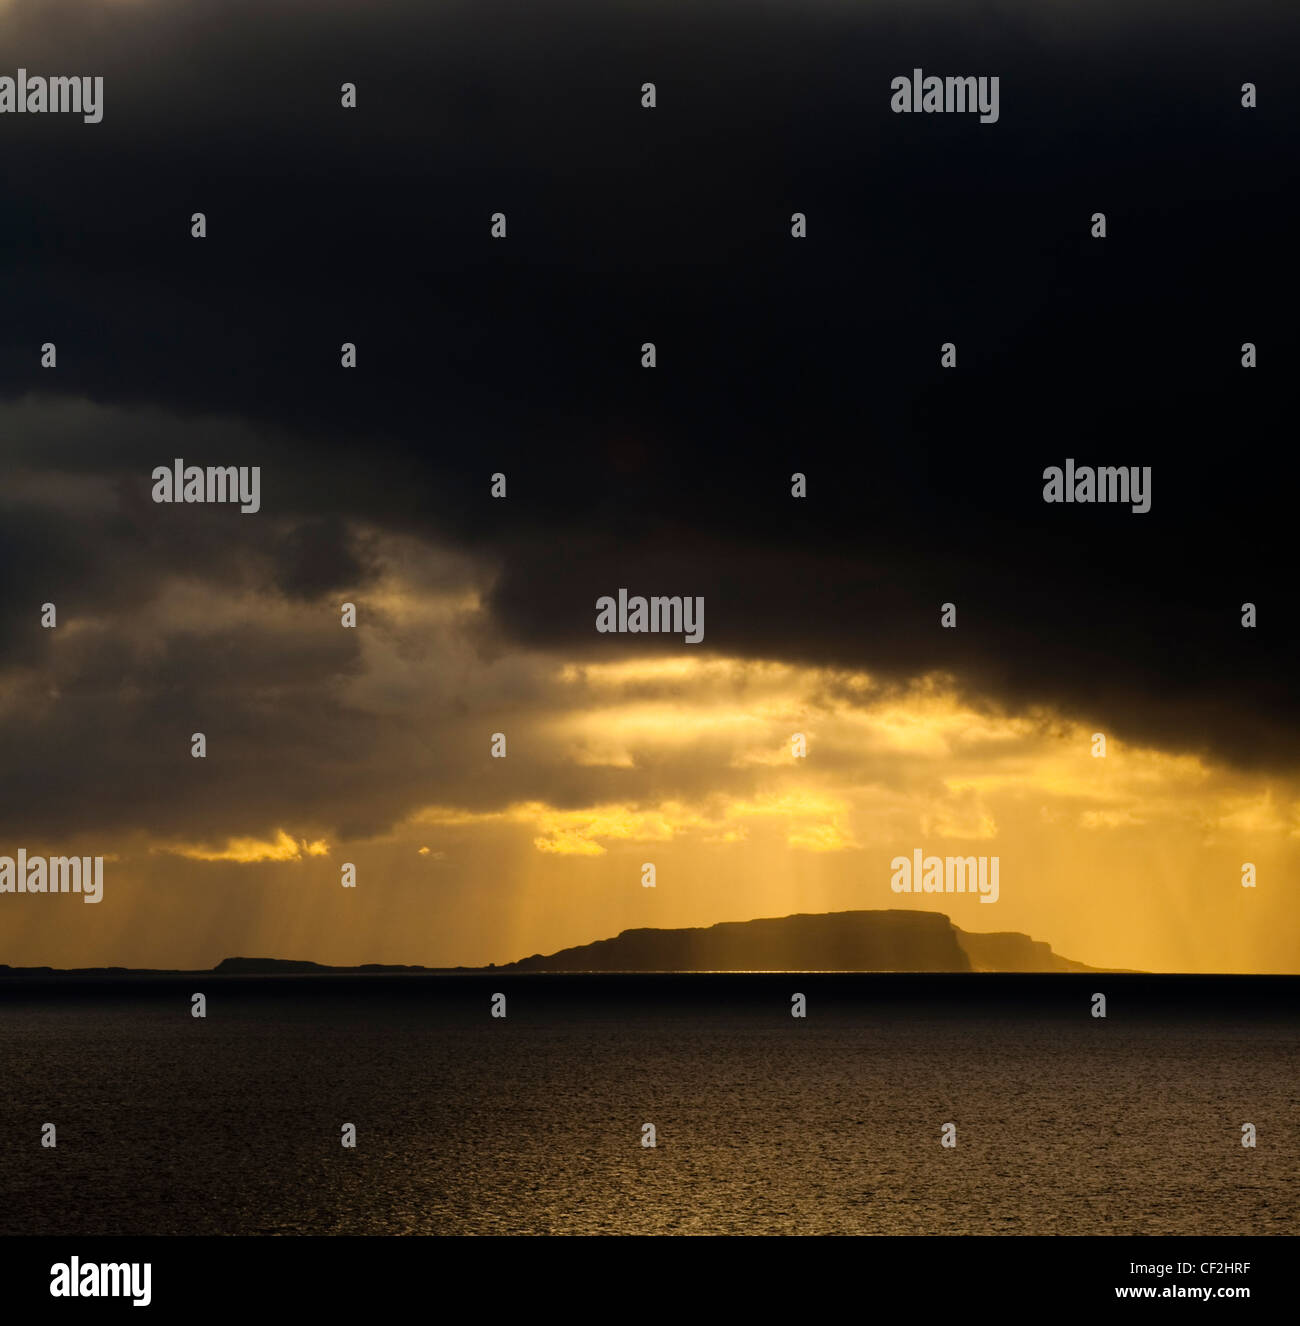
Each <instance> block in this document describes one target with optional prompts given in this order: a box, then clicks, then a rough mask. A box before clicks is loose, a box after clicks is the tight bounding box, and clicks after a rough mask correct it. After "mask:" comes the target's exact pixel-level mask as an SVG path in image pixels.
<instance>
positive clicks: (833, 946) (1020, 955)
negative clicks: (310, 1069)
mask: <svg viewBox="0 0 1300 1326" xmlns="http://www.w3.org/2000/svg"><path fill="white" fill-rule="evenodd" d="M1106 970H1113V969H1108V968H1102V967H1089V966H1087V965H1085V964H1084V963H1082V962H1075V961H1073V960H1071V959H1070V958H1065V957H1062V956H1061V955H1060V954H1058V953H1053V952H1052V949H1051V946H1050V945H1049V944H1046V943H1043V942H1042V941H1041V940H1035V939H1031V938H1030V937H1029V936H1028V935H1023V934H1019V933H1017V932H1015V931H1000V932H997V933H993V934H974V933H971V932H969V931H965V930H961V929H959V928H958V927H957V926H955V925H953V923H952V922H951V921H950V920H949V919H948V917H947V916H945V915H943V913H941V912H926V911H907V910H902V909H894V910H889V911H852V912H818V913H807V912H800V913H797V914H795V915H793V916H782V917H771V918H760V919H756V920H752V921H722V922H719V923H718V924H717V925H711V926H701V927H698V928H692V929H679V930H656V929H639V930H624V931H623V932H622V933H621V934H618V935H615V936H614V937H613V938H612V939H598V940H596V941H595V942H594V943H591V944H581V945H578V946H577V947H575V948H566V949H561V950H560V951H559V952H558V953H551V954H541V953H535V954H533V955H532V956H531V957H527V958H521V959H519V961H517V962H509V963H505V964H503V965H501V966H496V965H489V966H487V967H420V966H404V965H397V964H387V963H374V962H372V963H365V964H363V965H362V966H359V967H330V966H327V965H325V964H323V963H318V962H304V961H299V960H295V959H286V958H242V957H240V958H225V959H223V960H222V961H221V962H219V963H218V964H217V965H216V966H215V967H214V968H212V969H211V971H212V973H213V974H215V975H218V976H258V975H267V976H273V975H282V976H310V975H313V974H321V975H325V974H328V975H350V974H355V975H368V974H381V975H382V974H389V975H400V974H402V973H411V974H419V973H451V972H461V973H471V972H479V971H483V972H486V971H491V972H495V973H509V972H519V973H527V972H570V973H577V972H762V971H768V972H775V971H803V972H814V971H821V972H891V971H892V972H1088V971H1106ZM188 974H189V973H188V972H183V971H181V970H180V969H162V968H130V967H77V968H55V967H10V966H7V965H5V964H3V963H0V979H3V978H5V977H15V976H20V977H39V976H51V977H56V976H176V975H188Z"/></svg>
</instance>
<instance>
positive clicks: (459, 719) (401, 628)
mask: <svg viewBox="0 0 1300 1326" xmlns="http://www.w3.org/2000/svg"><path fill="white" fill-rule="evenodd" d="M376 555H377V556H379V557H380V559H381V561H382V563H383V565H384V566H385V568H386V571H385V575H384V577H383V578H382V579H381V580H380V581H379V582H378V583H377V584H376V585H375V586H374V587H373V589H372V590H371V591H369V592H368V594H367V596H366V597H365V598H364V599H363V600H362V601H361V602H360V603H359V604H358V607H359V626H358V628H357V630H356V631H355V632H350V631H344V630H343V629H342V628H341V627H340V626H339V623H338V617H337V608H336V607H335V608H331V609H330V610H329V611H328V612H322V610H321V608H320V607H319V605H316V604H310V605H308V604H304V605H302V606H301V607H300V608H299V609H297V610H295V611H287V610H286V609H285V606H284V604H283V602H282V601H280V600H278V599H277V600H275V601H273V602H272V601H269V600H264V599H262V598H260V597H259V595H258V594H257V593H255V592H252V591H250V590H249V589H248V587H247V586H246V585H240V584H238V583H234V584H231V585H229V586H227V587H226V589H225V590H224V591H219V590H216V589H214V588H213V587H212V586H198V585H195V584H194V583H191V582H188V581H187V580H186V579H185V578H184V577H183V576H178V577H177V578H176V580H175V582H174V583H173V584H172V585H171V586H170V587H169V588H168V589H167V591H166V592H165V593H163V594H161V595H160V596H159V598H158V599H157V600H155V601H154V602H153V603H152V604H151V605H148V606H146V607H145V608H143V609H142V610H141V614H140V616H139V617H138V618H137V619H136V621H135V628H134V629H135V630H136V632H137V635H136V636H135V645H134V646H133V648H134V649H135V650H136V651H137V652H136V653H135V654H134V655H133V657H134V660H135V662H134V666H135V668H137V669H138V668H139V667H142V666H143V663H142V659H144V658H145V657H147V656H148V655H149V653H150V651H156V650H157V649H158V648H159V646H158V644H157V642H156V640H155V639H154V638H153V636H152V634H151V627H150V625H149V623H151V622H152V623H153V624H154V626H156V624H157V623H158V622H159V621H165V622H166V623H167V630H168V632H169V633H171V635H173V636H176V635H183V636H185V637H187V638H188V639H190V641H191V643H193V644H195V646H196V656H197V654H201V653H202V652H203V649H204V648H205V647H207V648H210V650H212V651H217V649H218V641H219V640H221V639H222V638H225V637H228V636H229V635H230V633H231V632H232V631H236V630H238V631H250V630H252V631H255V632H257V633H259V640H260V647H261V648H263V649H265V650H267V651H269V652H271V653H273V654H275V655H277V656H278V657H281V658H284V657H291V656H293V655H294V654H295V652H296V653H298V654H301V655H302V656H303V657H309V656H311V655H312V654H313V652H314V651H316V650H317V649H323V650H327V649H329V648H332V647H334V644H335V642H336V641H339V640H342V639H344V638H346V643H347V647H348V649H349V650H352V651H353V652H351V653H348V654H347V655H346V663H345V664H342V663H340V664H338V665H337V666H334V665H331V667H330V668H328V669H326V670H325V672H326V675H325V676H324V678H323V679H322V681H321V682H320V687H319V691H318V692H316V693H314V694H312V695H310V696H309V697H308V699H307V700H306V701H305V702H299V701H297V700H295V699H294V698H293V697H292V694H291V692H292V691H293V690H294V687H293V686H291V685H288V684H287V683H286V685H285V686H283V687H282V688H281V690H280V693H279V694H278V695H277V687H276V684H275V681H274V678H272V677H269V676H262V677H260V678H259V679H257V680H256V681H255V682H250V681H248V680H246V679H245V680H242V681H241V682H240V684H239V688H238V690H239V695H240V702H241V706H242V707H243V708H244V709H245V710H248V709H253V710H256V709H257V707H258V705H259V704H263V703H264V704H265V705H266V706H267V708H266V713H267V715H268V719H267V721H268V723H270V722H271V721H272V719H271V717H270V715H271V714H272V712H273V711H274V713H275V715H276V717H275V720H274V721H275V731H274V735H273V737H272V735H271V734H270V731H269V729H268V734H267V735H266V736H265V737H264V738H261V739H260V744H259V734H258V732H257V731H256V730H247V731H245V730H237V731H236V730H232V731H230V732H226V731H224V730H223V725H222V723H221V721H214V722H209V723H207V724H200V723H199V722H198V721H197V720H196V721H195V723H194V724H193V726H195V727H199V726H207V727H208V728H209V729H210V732H209V742H210V749H209V755H208V757H207V759H206V760H205V761H203V762H199V761H193V762H191V761H190V759H189V756H188V736H189V728H190V726H191V724H190V723H188V722H178V724H177V726H176V727H175V729H174V730H173V731H172V732H171V733H170V734H169V740H170V741H171V742H173V743H174V749H172V750H171V751H168V752H159V756H158V764H159V767H160V768H162V769H163V770H164V773H165V778H166V780H168V781H170V782H172V783H174V782H175V781H176V780H178V779H179V780H181V781H182V782H187V788H186V792H185V795H184V796H183V797H182V798H180V799H177V798H176V797H174V796H173V797H172V798H171V799H170V801H169V802H168V803H167V804H159V805H158V806H157V807H155V809H154V812H153V813H151V810H150V807H149V805H148V803H146V802H142V801H140V800H139V799H138V795H137V797H136V799H135V800H133V801H131V802H130V803H129V804H130V805H131V806H132V807H133V808H134V809H133V813H132V814H130V815H127V816H126V818H127V819H128V821H129V822H128V823H126V824H125V825H124V826H123V827H118V828H115V827H114V826H113V825H112V824H111V823H109V822H105V823H103V824H101V825H100V826H99V827H98V828H96V829H94V830H93V831H86V832H81V833H76V832H73V833H64V834H46V835H44V836H29V837H28V839H27V840H25V841H18V840H16V839H13V834H12V832H11V833H10V835H9V837H10V839H11V840H13V841H11V842H10V844H9V845H8V846H7V847H6V849H5V850H6V851H8V852H9V853H10V854H12V852H13V850H14V849H15V848H16V847H18V846H24V847H26V848H27V850H28V852H29V853H40V852H47V853H50V854H59V853H63V852H77V853H87V854H102V855H106V856H107V857H108V858H109V859H108V860H107V861H106V863H105V898H104V902H103V903H102V904H100V905H99V906H87V905H84V904H83V903H82V902H81V901H80V900H79V899H77V898H75V897H58V898H53V897H29V898H20V897H7V898H5V899H4V900H3V901H4V918H5V922H6V936H5V939H6V942H5V952H4V955H3V956H4V960H5V961H8V962H9V963H11V964H14V965H23V964H38V963H39V964H51V965H56V966H73V965H93V964H108V963H112V964H118V965H129V966H177V967H206V966H210V965H212V964H214V963H216V962H218V961H219V960H220V959H221V958H223V957H227V956H231V955H235V954H240V955H245V956H248V955H253V956H275V957H285V958H309V959H312V960H315V961H319V962H326V963H335V964H353V963H360V962H393V963H418V964H425V965H432V966H438V965H455V964H465V965H478V964H486V963H488V962H497V963H501V962H507V961H511V960H513V959H515V958H519V957H523V956H526V955H528V954H531V953H534V952H549V951H553V950H555V949H558V948H561V947H565V946H568V945H572V944H581V943H586V942H589V941H591V940H594V939H598V938H603V937H607V936H610V935H613V934H615V933H617V932H618V931H620V930H622V929H626V928H629V927H635V926H702V925H710V924H712V923H714V922H717V921H723V920H745V919H749V918H752V917H758V916H780V915H784V914H787V913H790V912H796V911H824V910H847V909H858V908H886V907H891V906H896V905H906V906H912V907H927V906H928V907H931V908H933V909H935V910H940V911H944V912H946V913H947V914H948V915H949V916H951V918H952V919H953V921H954V922H955V923H956V924H958V925H959V926H962V927H963V928H966V929H970V930H977V931H990V930H1018V931H1023V932H1025V933H1028V934H1029V935H1031V936H1033V937H1034V938H1036V939H1041V940H1045V941H1047V942H1048V943H1050V944H1051V945H1052V946H1053V948H1054V949H1055V950H1056V951H1057V952H1058V953H1062V954H1064V955H1066V956H1068V957H1071V958H1074V959H1076V960H1079V961H1082V962H1087V963H1090V964H1093V965H1098V966H1116V967H1126V968H1138V969H1144V970H1154V971H1294V970H1296V969H1297V956H1298V954H1297V946H1298V942H1300V941H1297V937H1296V935H1297V931H1296V927H1295V925H1294V923H1293V912H1292V905H1291V903H1292V899H1291V888H1290V886H1289V885H1288V883H1287V882H1286V881H1287V880H1288V879H1289V878H1292V877H1293V872H1294V870H1295V867H1296V864H1297V856H1298V855H1300V789H1297V786H1296V784H1295V782H1294V781H1291V780H1288V779H1284V778H1282V777H1280V776H1278V775H1275V774H1272V775H1269V774H1248V773H1243V772H1239V771H1233V770H1231V769H1229V768H1227V767H1225V766H1221V765H1216V764H1213V763H1209V762H1207V761H1206V759H1205V758H1204V757H1197V756H1193V755H1188V754H1171V753H1167V752H1162V751H1160V750H1156V749H1149V748H1142V747H1138V746H1130V745H1127V744H1125V743H1124V742H1123V741H1121V740H1120V739H1119V738H1118V737H1116V736H1114V735H1110V734H1108V735H1107V751H1106V755H1105V757H1104V758H1096V757H1094V756H1093V754H1092V748H1093V742H1092V736H1093V733H1094V732H1098V731H1100V732H1105V730H1106V729H1105V724H1104V723H1103V722H1101V721H1098V722H1096V723H1091V724H1090V723H1082V724H1081V723H1078V722H1066V721H1064V720H1062V719H1060V718H1059V717H1058V716H1055V715H1053V714H1051V713H1048V712H1041V713H1025V714H1018V715H1010V714H1007V713H1005V712H1002V711H1000V710H999V708H998V707H997V706H995V705H994V704H992V703H981V702H978V701H977V699H974V698H972V697H969V696H967V697H964V698H963V697H961V696H960V695H959V692H958V690H957V688H956V686H955V685H954V683H953V682H952V681H951V680H950V679H948V678H946V677H944V676H943V675H942V674H931V675H928V676H923V677H917V678H915V679H913V680H912V681H910V682H894V683H885V682H883V681H880V680H877V679H875V678H873V677H872V676H871V675H869V674H867V673H864V672H859V671H847V670H839V669H833V668H819V667H812V666H800V665H796V664H791V663H778V662H764V661H761V660H752V659H751V660H744V659H739V658H729V657H725V656H721V655H718V654H713V653H710V652H708V651H707V650H705V649H702V648H691V647H686V646H679V647H678V652H675V653H666V654H665V653H659V654H650V653H638V651H637V648H636V646H637V641H636V640H635V639H634V638H631V637H623V638H621V639H619V640H618V641H617V645H618V648H617V650H614V651H610V654H611V656H610V659H609V661H592V660H591V659H589V658H588V659H575V658H572V657H565V656H564V655H563V654H562V653H549V652H546V651H527V650H519V649H501V648H499V647H498V646H497V645H494V644H492V643H491V634H490V629H489V624H488V622H487V620H486V610H485V608H484V606H483V603H484V600H483V595H482V587H483V584H484V583H486V581H487V580H490V575H491V572H490V568H489V569H485V568H483V567H475V566H473V565H472V564H471V563H470V562H467V561H465V560H464V559H458V558H456V557H453V556H452V555H450V554H440V553H436V552H433V551H431V550H430V549H428V548H427V547H426V546H424V545H423V544H417V543H415V542H414V541H404V540H401V539H389V538H387V536H385V537H384V538H383V539H379V540H378V542H377V544H376ZM108 629H109V628H108V624H107V623H106V622H99V621H96V619H95V618H94V615H93V614H87V615H86V616H85V617H84V618H82V619H81V620H80V621H78V622H75V623H70V624H69V628H68V629H66V630H64V628H60V630H61V631H63V634H61V635H60V636H59V637H58V639H57V641H56V643H55V645H54V646H52V648H53V650H54V654H53V658H54V673H55V675H56V677H57V676H58V675H59V674H60V673H61V672H64V671H66V672H68V673H69V675H71V673H72V672H73V671H74V669H75V666H76V661H77V660H78V658H79V657H81V656H82V654H83V651H86V650H91V649H92V648H93V647H94V646H95V641H96V640H97V639H98V640H99V641H100V642H101V643H102V640H103V639H104V632H105V631H106V630H108ZM112 629H113V631H114V632H115V633H119V634H120V633H121V630H122V626H121V622H120V620H118V621H116V622H115V623H114V625H113V627H112ZM126 635H127V637H128V638H131V631H130V630H128V631H127V632H126ZM127 671H130V669H127ZM238 671H239V675H240V676H241V678H246V677H247V671H248V669H247V666H241V668H240V669H239V670H238ZM285 671H286V675H294V676H297V675H299V673H298V672H296V671H292V670H290V669H287V668H286V669H285ZM128 684H129V683H127V682H120V683H119V685H122V686H125V685H128ZM250 688H251V689H250ZM42 691H44V692H45V693H44V694H42ZM5 700H6V703H7V705H8V706H10V708H11V710H12V707H14V706H20V705H25V706H26V710H25V712H26V713H27V714H29V715H34V717H33V718H32V721H33V722H36V723H38V724H39V723H41V722H42V721H45V722H50V723H53V721H54V717H53V716H54V713H55V712H56V711H57V709H58V707H59V706H60V705H63V704H66V703H67V702H68V697H66V696H62V695H60V694H59V691H58V686H57V684H56V685H55V686H54V687H53V688H49V687H42V686H38V685H36V683H35V682H31V683H30V685H29V686H28V688H27V690H26V691H24V687H23V685H22V681H21V678H20V679H18V680H17V681H13V680H11V683H10V686H9V688H8V690H7V692H6V694H5ZM219 700H220V697H219V696H218V697H217V702H218V703H219ZM43 706H44V708H43ZM277 706H278V707H277ZM11 716H12V713H11ZM495 732H504V733H505V734H506V740H507V754H506V757H505V758H504V759H494V758H493V757H492V756H491V753H490V748H491V744H492V734H493V733H495ZM796 733H802V734H803V736H804V738H805V739H806V743H807V755H806V757H804V758H796V757H795V756H794V755H793V754H792V746H791V743H792V738H793V737H794V735H795V734H796ZM200 764H202V765H203V767H202V768H198V767H195V766H198V765H200ZM232 765H233V766H234V767H231V766H232ZM262 765H269V766H270V767H269V769H268V770H267V771H265V772H262V771H261V766H262ZM163 785H164V784H163V783H162V782H160V783H159V784H158V786H159V787H160V788H161V787H162V786H163ZM124 804H125V803H124ZM124 814H125V812H124ZM916 848H920V849H922V850H923V851H924V852H925V853H926V854H936V855H986V856H991V855H997V856H998V857H999V858H1000V862H1001V868H1000V885H1001V893H1000V898H999V900H998V901H997V903H996V904H993V905H988V904H981V903H980V902H979V900H978V899H977V898H976V897H971V896H962V895H935V896H933V897H931V896H927V895H920V896H916V897H909V898H906V899H900V898H898V897H897V896H896V895H894V894H892V893H891V891H890V888H889V881H890V875H891V870H890V862H891V860H892V858H894V857H895V856H898V855H908V856H910V855H911V853H912V852H913V850H914V849H916ZM1247 861H1250V862H1253V863H1255V865H1256V868H1257V876H1258V884H1257V886H1256V887H1255V888H1243V887H1242V884H1241V870H1242V864H1243V862H1247ZM344 862H353V863H354V864H355V865H356V867H357V872H358V887H356V888H355V889H345V888H343V887H341V884H340V871H341V867H342V864H343V863H344ZM645 862H653V863H654V865H655V867H656V872H657V883H656V887H655V888H653V889H650V888H643V887H642V884H641V868H642V865H643V863H645Z"/></svg>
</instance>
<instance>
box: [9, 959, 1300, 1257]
mask: <svg viewBox="0 0 1300 1326" xmlns="http://www.w3.org/2000/svg"><path fill="white" fill-rule="evenodd" d="M1295 986H1296V982H1294V981H1292V980H1290V979H1256V978H1222V977H1221V978H1182V977H1164V978H1143V977H1119V976H1101V977H1098V976H1055V977H1036V976H1015V977H997V976H948V977H944V976H939V977H936V976H918V977H914V976H888V975H876V976H863V977H845V976H784V975H783V976H738V975H718V976H710V977H676V976H664V977H645V976H628V977H617V976H586V977H565V976H529V977H520V976H513V977H505V976H492V975H487V976H442V977H440V976H425V977H378V976H358V977H266V978H218V977H214V976H202V977H192V976H191V977H182V978H171V977H168V978H161V977H159V978H134V979H121V980H116V981H81V982H73V981H62V982H57V983H56V982H18V981H13V980H10V981H4V982H0V1234H86V1235H88V1234H101V1233H130V1234H147V1233H175V1234H194V1233H230V1234H264V1233H272V1234H299V1233H303V1234H330V1233H349V1234H356V1233H370V1234H408V1233H410V1234H439V1233H484V1234H502V1233H536V1234H542V1233H547V1234H551V1233H569V1234H576V1233H745V1234H751V1233H796V1234H813V1233H818V1234H820V1233H841V1234H850V1233H852V1234H975V1233H979V1234H986V1233H1008V1234H1018V1233H1038V1234H1042V1233H1062V1234H1073V1233H1116V1234H1119V1233H1124V1234H1239V1233H1240V1234H1244V1233H1256V1234H1270V1233H1272V1234H1295V1233H1298V1232H1300V1111H1298V1110H1297V1106H1298V1105H1300V1076H1298V1074H1297V1069H1298V1068H1300V1048H1298V1047H1300V996H1298V995H1297V993H1296V989H1295ZM1097 990H1100V991H1104V992H1105V993H1106V994H1107V997H1108V1014H1109V1016H1108V1017H1107V1018H1106V1019H1105V1020H1100V1019H1094V1018H1093V1017H1092V1016H1090V1008H1091V994H1092V993H1093V992H1094V991H1097ZM195 991H202V992H203V993H204V994H205V995H206V996H207V999H208V1016H207V1018H206V1019H204V1020H198V1019H195V1018H192V1017H191V1016H190V1012H189V1008H190V995H191V994H192V993H193V992H195ZM497 991H501V992H503V993H505V994H506V996H507V1001H508V1002H507V1013H508V1016H507V1017H506V1018H504V1019H494V1018H492V1017H491V1016H490V1012H489V1009H490V1003H491V996H492V995H493V993H495V992H497ZM795 991H799V992H802V993H804V994H806V995H807V997H808V1016H807V1018H806V1019H795V1018H792V1017H791V1016H790V1011H789V1010H790V996H791V994H792V993H794V992H795ZM46 1122H52V1123H54V1124H55V1125H56V1127H57V1140H58V1145H57V1147H56V1148H54V1149H48V1148H43V1147H42V1146H41V1144H40V1139H41V1128H42V1125H43V1124H44V1123H46ZM345 1123H351V1124H354V1125H355V1127H356V1131H357V1146H356V1148H355V1149H351V1150H350V1149H345V1148H344V1147H342V1146H341V1145H340V1137H341V1131H340V1130H341V1128H342V1125H343V1124H345ZM647 1123H651V1124H653V1125H654V1127H655V1130H656V1133H657V1141H658V1145H657V1146H656V1147H655V1148H653V1149H650V1148H647V1147H644V1146H643V1145H642V1144H641V1143H642V1136H643V1125H644V1124H647ZM947 1123H955V1124H956V1125H957V1146H956V1147H955V1148H952V1149H945V1148H944V1147H942V1146H941V1145H940V1134H941V1129H942V1127H943V1125H944V1124H947ZM1244 1123H1252V1124H1254V1125H1255V1128H1256V1129H1257V1133H1258V1145H1257V1146H1256V1147H1255V1148H1254V1149H1248V1148H1245V1147H1243V1146H1242V1145H1241V1137H1242V1125H1243V1124H1244Z"/></svg>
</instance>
